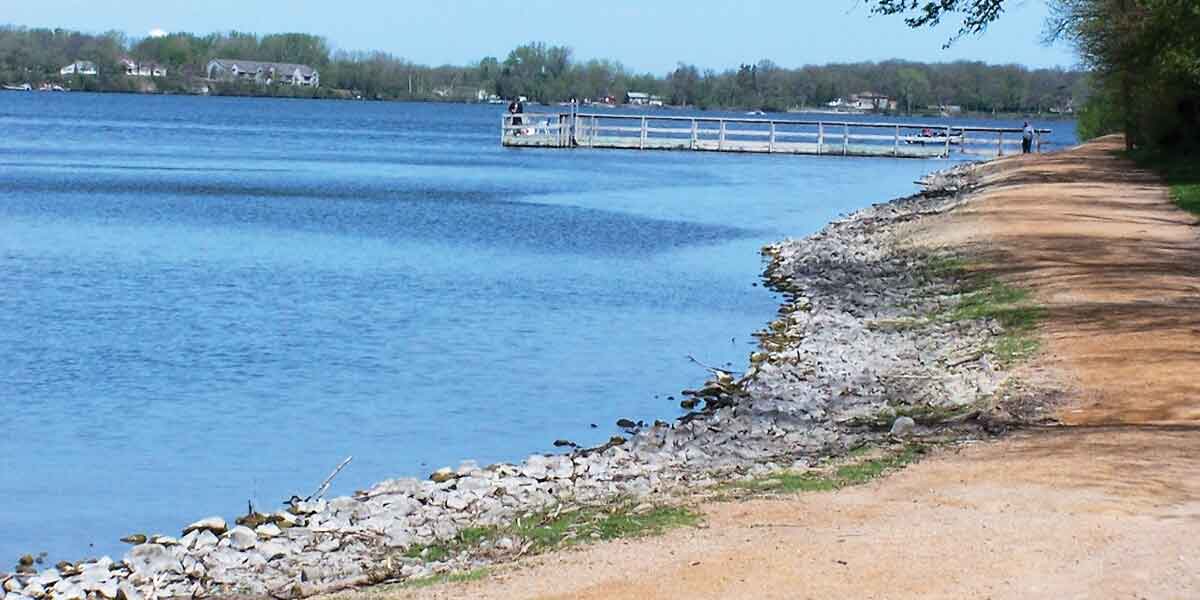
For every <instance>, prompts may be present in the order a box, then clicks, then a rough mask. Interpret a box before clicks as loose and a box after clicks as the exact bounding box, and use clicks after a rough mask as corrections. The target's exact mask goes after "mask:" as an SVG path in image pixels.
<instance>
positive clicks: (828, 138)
mask: <svg viewBox="0 0 1200 600" xmlns="http://www.w3.org/2000/svg"><path fill="white" fill-rule="evenodd" d="M1050 132H1051V130H1049V129H1035V130H1034V140H1033V150H1034V151H1036V152H1041V150H1042V136H1043V135H1045V134H1048V133H1050ZM1022 137H1023V130H1022V129H1021V128H1017V127H1011V128H1006V127H978V126H971V125H947V124H945V123H938V124H923V123H862V122H853V121H811V120H792V119H762V118H736V117H732V118H731V117H685V116H668V115H614V114H601V113H575V112H571V113H521V114H505V115H504V116H503V118H502V122H501V134H500V138H501V143H502V144H503V145H505V146H528V147H548V148H624V149H634V150H698V151H709V152H762V153H772V154H774V153H779V154H813V155H840V156H895V157H908V158H939V157H940V158H945V157H949V156H951V155H952V154H965V155H974V156H1003V155H1005V154H1015V153H1019V152H1020V151H1021V142H1022Z"/></svg>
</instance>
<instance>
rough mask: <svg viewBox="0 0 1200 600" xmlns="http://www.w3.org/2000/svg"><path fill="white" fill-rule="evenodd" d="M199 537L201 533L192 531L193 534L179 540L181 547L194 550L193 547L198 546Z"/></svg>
mask: <svg viewBox="0 0 1200 600" xmlns="http://www.w3.org/2000/svg"><path fill="white" fill-rule="evenodd" d="M197 537H200V532H199V531H192V532H190V533H188V534H187V535H185V536H183V537H182V538H179V545H180V546H183V547H184V548H185V549H189V550H190V549H191V548H192V546H193V545H195V544H196V538H197Z"/></svg>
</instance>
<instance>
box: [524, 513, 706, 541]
mask: <svg viewBox="0 0 1200 600" xmlns="http://www.w3.org/2000/svg"><path fill="white" fill-rule="evenodd" d="M639 506H640V505H639ZM637 508H638V506H635V505H634V504H633V503H632V502H619V503H617V504H614V505H611V506H606V507H585V508H580V509H578V510H574V511H570V512H563V513H561V514H558V515H557V516H555V515H554V513H543V514H542V515H540V516H535V517H534V518H531V519H522V520H521V521H520V522H518V523H517V524H516V525H515V526H513V528H512V529H511V532H510V533H511V534H512V535H513V536H515V537H516V538H519V539H522V540H526V541H527V542H532V543H533V546H532V547H531V551H534V552H544V551H548V550H553V549H555V548H557V547H559V546H564V545H570V544H575V543H580V542H590V541H603V540H612V539H617V538H628V537H640V536H645V535H657V534H659V533H662V532H664V531H666V530H668V529H674V528H676V527H689V526H693V525H696V524H697V523H699V521H700V515H699V514H698V513H696V512H694V511H692V510H691V509H688V508H685V507H681V506H654V507H651V508H650V509H649V510H643V511H640V512H639V511H637V510H636V509H637Z"/></svg>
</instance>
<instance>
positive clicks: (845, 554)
mask: <svg viewBox="0 0 1200 600" xmlns="http://www.w3.org/2000/svg"><path fill="white" fill-rule="evenodd" d="M1117 148H1119V140H1117V139H1104V140H1100V141H1097V142H1093V143H1090V144H1087V145H1085V146H1082V147H1080V148H1078V149H1075V150H1072V151H1069V152H1064V153H1061V154H1056V155H1050V156H1038V157H1013V158H1010V159H1006V160H1002V161H997V162H996V163H994V164H992V165H990V166H989V167H988V168H987V170H988V173H989V174H988V176H987V179H988V183H989V184H990V185H989V187H988V188H987V189H986V191H984V192H982V193H981V194H980V195H979V197H978V198H977V199H975V200H974V201H973V202H972V203H971V204H970V205H968V207H966V208H965V209H963V210H959V211H955V212H954V213H951V214H949V215H945V216H942V217H939V218H937V219H935V220H929V221H923V222H922V223H920V224H919V225H917V226H915V227H914V229H913V231H912V232H911V233H912V235H913V239H914V240H915V241H916V242H917V243H922V244H930V245H945V246H951V247H956V248H962V249H965V250H967V251H968V252H970V253H972V254H973V255H975V256H978V257H980V258H981V261H982V262H981V265H982V266H983V268H985V269H988V270H991V271H994V272H995V273H996V274H998V275H999V276H1001V277H1003V278H1005V279H1006V280H1008V281H1011V282H1013V283H1017V284H1020V285H1025V286H1029V287H1031V288H1032V289H1033V291H1034V295H1035V297H1036V298H1037V299H1038V301H1039V302H1040V303H1042V304H1043V305H1045V306H1046V307H1047V314H1048V319H1047V321H1046V323H1045V325H1044V337H1045V345H1044V351H1043V355H1042V356H1041V357H1039V358H1038V359H1037V363H1038V365H1039V366H1038V372H1039V373H1040V374H1041V375H1039V376H1044V374H1046V373H1050V374H1051V375H1052V376H1053V377H1054V378H1055V379H1056V380H1057V381H1059V382H1060V383H1063V384H1065V385H1068V386H1069V387H1070V389H1071V393H1070V394H1069V398H1070V399H1071V402H1070V403H1069V404H1068V405H1067V406H1064V407H1063V408H1062V409H1061V414H1060V417H1061V419H1062V420H1063V421H1064V422H1065V423H1067V424H1069V425H1071V426H1070V427H1062V428H1054V429H1049V430H1043V431H1030V432H1025V433H1022V434H1020V435H1017V436H1014V437H1011V438H1008V439H1006V440H1004V441H1001V442H997V443H988V444H977V445H974V446H972V447H969V448H967V449H964V450H961V451H958V452H943V453H941V454H939V455H938V456H935V457H934V458H932V459H929V460H926V461H924V462H922V463H920V464H918V465H916V466H913V467H911V468H909V469H907V470H905V471H903V472H901V473H899V474H897V475H894V476H892V477H889V478H886V479H884V480H881V481H877V482H875V483H872V484H870V485H866V486H862V487H857V488H850V489H845V490H841V491H838V492H835V493H824V494H821V493H813V494H804V495H799V496H794V497H788V498H784V499H778V500H758V501H751V502H742V503H728V504H712V505H709V506H707V507H705V508H704V511H705V513H706V515H707V519H708V527H707V528H705V529H691V530H681V531H675V532H673V533H670V534H668V535H666V536H663V537H659V538H654V539H645V540H634V541H619V542H612V543H605V544H599V545H596V546H592V547H588V548H585V549H581V550H578V551H574V552H564V553H558V554H554V555H551V556H546V557H540V558H536V559H532V560H528V561H525V562H523V563H522V564H520V565H518V566H517V567H515V568H511V569H505V570H502V571H501V572H499V573H498V574H496V575H495V576H493V577H489V578H488V579H487V580H485V581H482V582H478V583H473V584H464V585H456V586H447V587H440V588H432V589H427V590H419V591H411V592H396V591H394V590H393V591H389V590H376V591H371V592H365V593H362V594H361V595H363V596H368V597H372V598H373V597H380V598H383V597H386V598H405V597H413V598H497V599H500V598H503V599H515V598H544V599H550V598H594V599H600V598H604V599H609V598H631V599H632V598H638V599H644V598H834V597H841V598H889V599H895V598H997V599H999V598H1197V597H1200V543H1197V542H1196V540H1197V539H1200V377H1197V374H1198V371H1197V367H1200V228H1197V227H1196V226H1195V225H1194V224H1195V220H1194V219H1193V218H1192V217H1190V216H1189V215H1186V214H1185V213H1183V212H1181V211H1179V210H1178V209H1176V208H1175V207H1173V206H1172V205H1171V204H1170V202H1169V200H1168V197H1167V192H1166V189H1165V188H1164V187H1163V186H1162V185H1161V184H1160V183H1159V182H1158V181H1157V180H1156V179H1154V178H1153V177H1151V176H1149V175H1147V174H1145V173H1139V172H1137V171H1136V170H1135V169H1134V168H1133V167H1132V166H1131V165H1130V164H1128V163H1126V162H1124V161H1121V160H1118V159H1116V158H1114V157H1113V155H1112V151H1113V150H1115V149H1117Z"/></svg>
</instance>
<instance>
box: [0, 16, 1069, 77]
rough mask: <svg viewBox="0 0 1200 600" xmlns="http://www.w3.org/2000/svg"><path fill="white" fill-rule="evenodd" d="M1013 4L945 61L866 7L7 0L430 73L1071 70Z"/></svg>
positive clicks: (77, 20) (27, 21)
mask: <svg viewBox="0 0 1200 600" xmlns="http://www.w3.org/2000/svg"><path fill="white" fill-rule="evenodd" d="M1011 2H1012V6H1011V7H1010V8H1009V11H1008V13H1007V14H1006V15H1005V17H1004V19H1002V20H1001V21H1000V22H998V23H996V24H995V25H993V27H992V28H991V29H990V30H989V31H988V32H987V33H986V34H985V35H984V36H982V37H980V38H969V39H964V40H962V41H960V42H958V43H957V44H956V45H955V46H954V47H952V48H950V49H949V50H943V49H942V47H941V46H942V43H943V42H944V41H946V40H947V39H948V38H949V37H950V35H951V34H952V33H953V31H954V30H955V26H954V25H952V24H949V23H946V24H943V26H942V27H941V28H940V29H937V30H933V31H928V30H926V31H910V30H908V29H907V28H906V27H905V26H904V24H903V23H902V22H901V21H900V19H897V18H884V17H875V16H872V15H870V14H869V12H868V10H867V7H866V6H864V5H862V4H861V3H860V2H859V1H858V0H740V1H739V0H690V1H685V0H594V1H590V2H583V1H575V2H572V1H570V0H566V1H558V0H420V1H414V0H337V1H330V0H0V7H2V10H0V22H6V23H11V24H15V25H26V26H30V27H66V28H70V29H81V30H84V31H89V32H100V31H106V30H110V29H117V30H121V31H125V32H127V33H129V34H130V35H133V36H136V37H141V36H144V35H146V33H147V32H149V31H150V30H151V29H154V28H162V29H165V30H167V31H190V32H194V33H209V32H213V31H225V30H230V29H237V30H240V31H253V32H257V33H273V32H284V31H300V32H305V33H316V34H319V35H323V36H325V37H327V38H328V39H329V40H330V42H331V43H332V44H333V45H334V46H335V47H337V48H342V49H347V50H384V51H387V52H391V53H393V54H396V55H398V56H402V57H404V58H407V59H410V60H413V61H416V62H418V63H423V64H447V63H449V64H465V63H467V62H472V61H475V60H478V59H480V58H482V57H484V56H496V57H498V58H500V59H501V60H503V59H504V57H505V55H507V54H508V51H509V50H511V49H512V48H513V47H515V46H517V45H519V44H522V43H525V42H528V41H544V42H547V43H551V44H562V45H567V46H570V47H572V48H574V50H575V57H576V58H579V59H587V58H612V59H616V60H619V61H621V62H622V63H624V64H625V65H626V66H627V67H630V68H632V69H634V70H637V71H650V72H654V73H657V74H662V73H665V72H667V71H669V70H670V69H671V68H673V67H674V65H675V63H676V62H678V61H684V62H687V63H692V64H696V65H697V66H700V67H711V68H717V69H721V68H726V67H732V66H736V65H737V64H738V63H741V62H754V61H757V60H759V59H762V58H769V59H771V60H774V61H775V62H776V63H778V64H780V65H783V66H787V67H794V66H800V65H805V64H824V63H828V62H849V61H861V60H883V59H888V58H904V59H910V60H921V61H950V60H958V59H970V60H983V61H987V62H991V63H1013V62H1015V63H1021V64H1025V65H1029V66H1038V67H1041V66H1056V65H1058V66H1071V65H1073V64H1075V58H1074V55H1073V54H1072V52H1071V50H1070V49H1069V48H1067V47H1065V46H1054V47H1049V48H1047V47H1044V46H1042V45H1041V44H1040V43H1039V37H1040V33H1041V30H1042V20H1043V19H1044V18H1045V15H1046V6H1045V2H1043V1H1042V0H1023V1H1022V0H1011Z"/></svg>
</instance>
